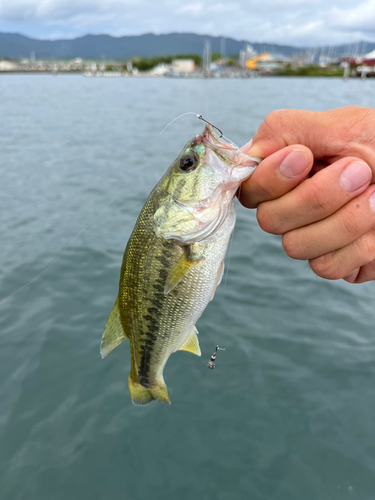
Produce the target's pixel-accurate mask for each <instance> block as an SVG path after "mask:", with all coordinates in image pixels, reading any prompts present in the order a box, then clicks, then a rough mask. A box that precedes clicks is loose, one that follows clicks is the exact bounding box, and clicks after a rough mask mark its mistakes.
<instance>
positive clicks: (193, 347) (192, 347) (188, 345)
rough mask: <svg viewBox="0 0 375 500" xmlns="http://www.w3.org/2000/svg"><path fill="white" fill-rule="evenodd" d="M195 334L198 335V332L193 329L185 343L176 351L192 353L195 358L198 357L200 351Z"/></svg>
mask: <svg viewBox="0 0 375 500" xmlns="http://www.w3.org/2000/svg"><path fill="white" fill-rule="evenodd" d="M197 333H198V330H197V329H196V328H195V327H194V328H193V329H192V331H191V332H190V333H189V335H188V337H187V339H186V340H185V342H184V343H183V344H182V346H181V347H180V348H179V349H177V350H178V351H188V352H192V353H193V354H196V355H197V356H200V355H201V349H200V347H199V342H198V337H197Z"/></svg>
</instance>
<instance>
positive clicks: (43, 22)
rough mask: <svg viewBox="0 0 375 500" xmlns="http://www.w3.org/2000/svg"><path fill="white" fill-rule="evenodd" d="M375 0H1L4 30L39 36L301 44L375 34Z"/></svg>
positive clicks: (0, 19)
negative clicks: (198, 37) (177, 36)
mask: <svg viewBox="0 0 375 500" xmlns="http://www.w3.org/2000/svg"><path fill="white" fill-rule="evenodd" d="M374 27H375V0H365V1H363V2H361V3H358V2H357V1H356V0H251V1H245V0H243V1H240V0H234V2H233V3H229V2H228V1H223V0H204V1H203V0H192V1H191V2H189V3H188V2H186V0H158V1H157V2H155V0H74V1H73V0H12V1H1V0H0V31H17V32H20V33H24V34H27V35H29V36H37V37H39V38H56V37H64V36H65V37H74V36H81V35H84V34H86V33H108V34H111V35H113V36H121V35H135V34H141V33H146V32H153V33H155V34H160V33H169V32H193V33H199V34H211V35H216V36H227V37H233V38H236V39H244V40H249V41H262V42H266V41H267V42H271V43H279V44H294V45H326V44H332V43H348V42H351V41H353V40H358V39H366V40H370V39H375V29H374Z"/></svg>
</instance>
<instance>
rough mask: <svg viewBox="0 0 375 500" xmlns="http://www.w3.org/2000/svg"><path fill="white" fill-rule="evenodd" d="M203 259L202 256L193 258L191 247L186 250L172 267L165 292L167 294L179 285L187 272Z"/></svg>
mask: <svg viewBox="0 0 375 500" xmlns="http://www.w3.org/2000/svg"><path fill="white" fill-rule="evenodd" d="M201 259H202V257H199V256H198V257H195V256H194V258H192V255H191V249H190V247H188V248H187V249H186V251H185V252H184V253H183V254H182V255H181V257H180V258H179V259H178V261H177V262H176V264H175V265H174V266H173V267H172V269H171V270H170V272H169V275H168V278H167V281H166V283H165V287H164V293H165V295H167V294H168V293H169V292H170V291H171V290H173V288H174V287H175V286H176V285H178V283H179V282H180V281H181V280H182V278H184V277H185V276H186V275H187V273H188V272H189V271H190V269H192V268H193V267H194V266H196V265H197V264H198V262H199V261H200V260H201Z"/></svg>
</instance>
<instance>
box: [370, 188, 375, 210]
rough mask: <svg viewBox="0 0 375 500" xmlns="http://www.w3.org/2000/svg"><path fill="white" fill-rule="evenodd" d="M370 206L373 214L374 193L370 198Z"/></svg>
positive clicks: (374, 206) (374, 204) (374, 205)
mask: <svg viewBox="0 0 375 500" xmlns="http://www.w3.org/2000/svg"><path fill="white" fill-rule="evenodd" d="M370 205H371V208H372V209H373V211H374V212H375V191H374V192H373V193H372V195H371V196H370Z"/></svg>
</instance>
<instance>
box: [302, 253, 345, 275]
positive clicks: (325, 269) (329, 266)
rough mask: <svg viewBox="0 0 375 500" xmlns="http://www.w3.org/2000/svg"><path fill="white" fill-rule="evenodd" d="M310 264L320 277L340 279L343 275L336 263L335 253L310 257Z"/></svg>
mask: <svg viewBox="0 0 375 500" xmlns="http://www.w3.org/2000/svg"><path fill="white" fill-rule="evenodd" d="M309 265H310V268H311V269H312V271H313V272H314V273H315V274H316V275H317V276H319V277H320V278H324V279H326V280H338V279H340V278H342V277H343V276H342V272H340V268H339V267H338V266H337V265H336V262H335V260H334V257H333V255H332V254H330V253H329V254H326V255H322V256H320V257H316V258H315V259H310V260H309Z"/></svg>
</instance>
